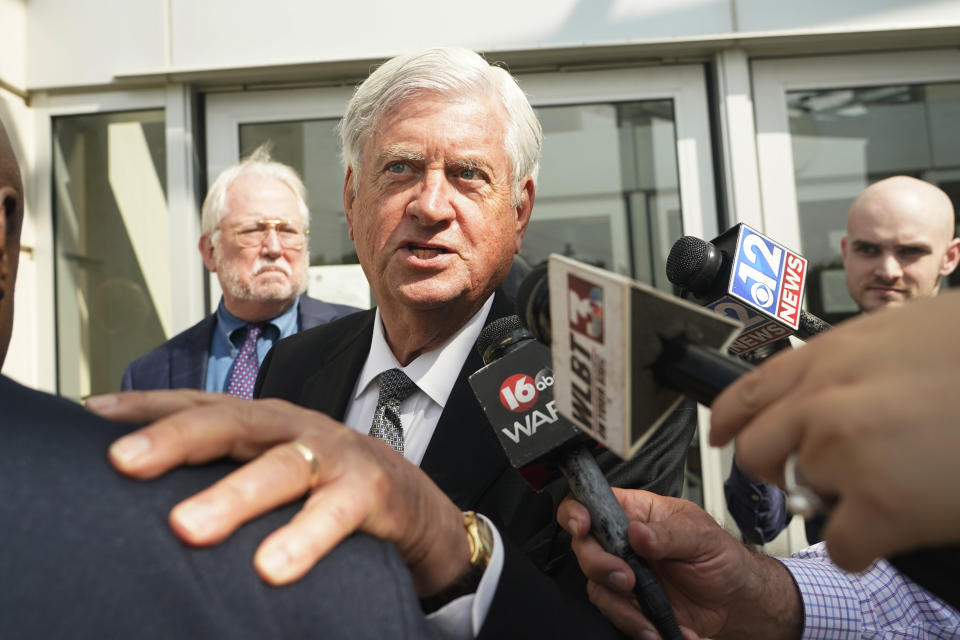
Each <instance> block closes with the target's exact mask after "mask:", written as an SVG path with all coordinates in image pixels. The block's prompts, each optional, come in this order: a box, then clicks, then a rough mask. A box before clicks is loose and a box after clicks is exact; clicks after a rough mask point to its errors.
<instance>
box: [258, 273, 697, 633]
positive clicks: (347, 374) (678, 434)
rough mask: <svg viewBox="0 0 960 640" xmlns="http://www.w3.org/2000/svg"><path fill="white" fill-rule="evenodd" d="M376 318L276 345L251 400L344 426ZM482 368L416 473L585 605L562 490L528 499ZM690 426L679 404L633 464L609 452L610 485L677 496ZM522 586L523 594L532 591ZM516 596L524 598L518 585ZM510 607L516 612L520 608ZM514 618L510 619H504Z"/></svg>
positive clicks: (500, 305)
mask: <svg viewBox="0 0 960 640" xmlns="http://www.w3.org/2000/svg"><path fill="white" fill-rule="evenodd" d="M512 313H514V307H513V301H512V300H510V299H509V298H507V297H506V296H505V295H504V294H502V293H501V292H497V294H496V295H495V297H494V301H493V307H492V308H491V311H490V315H489V316H488V318H487V322H490V321H491V320H493V319H495V318H500V317H503V316H506V315H510V314H512ZM374 317H375V314H374V311H373V310H369V311H363V312H360V313H357V314H354V315H351V316H347V317H345V318H341V319H339V320H336V321H334V322H332V323H329V324H326V325H323V326H320V327H317V328H315V329H312V330H310V331H304V332H301V333H299V334H297V335H295V336H291V337H289V338H286V339H284V340H281V341H279V342H278V343H277V344H276V345H274V348H273V349H272V350H271V351H270V353H269V354H268V355H267V358H266V359H265V360H264V362H263V364H262V365H261V367H260V375H259V376H258V380H257V388H256V390H255V392H254V395H255V396H256V397H276V398H284V399H286V400H289V401H291V402H294V403H296V404H299V405H301V406H304V407H308V408H311V409H316V410H318V411H321V412H323V413H326V414H328V415H329V416H331V417H333V418H335V419H337V420H343V417H344V414H345V412H346V408H347V404H348V402H349V400H350V394H351V392H352V391H353V387H354V384H355V383H356V380H357V377H358V376H359V375H360V371H361V369H362V368H363V364H364V362H365V361H366V358H367V353H368V351H369V348H370V341H371V339H372V335H373V322H374ZM482 366H483V361H482V359H481V358H480V356H479V354H477V353H476V351H475V350H473V351H471V353H470V356H469V357H468V358H467V361H466V362H465V363H464V365H463V368H462V369H461V371H460V375H459V377H458V379H457V381H456V383H455V385H454V387H453V391H452V392H451V394H450V398H449V399H448V400H447V405H446V408H445V409H444V411H443V414H442V415H441V416H440V420H439V422H438V423H437V427H436V430H435V431H434V434H433V437H432V439H431V440H430V444H429V445H428V447H427V450H426V453H425V454H424V457H423V461H422V462H421V464H420V467H421V468H422V469H423V471H424V472H426V473H427V475H429V476H430V478H431V479H432V480H433V481H434V482H435V483H436V484H437V485H438V486H439V487H440V488H441V489H442V490H443V491H444V492H445V493H446V494H447V495H448V496H449V497H450V499H451V500H453V502H454V503H455V504H456V505H457V506H459V507H460V508H461V509H473V510H476V511H479V512H481V513H483V514H484V515H486V516H487V517H489V518H490V519H491V520H492V521H493V522H494V523H495V524H496V525H497V528H498V529H499V530H500V532H501V534H502V535H503V537H505V538H508V539H510V540H512V541H513V542H514V543H516V544H517V545H518V546H519V547H520V548H521V549H522V551H523V552H524V553H525V554H526V555H527V556H528V557H529V558H530V560H532V561H533V563H534V564H535V565H536V567H538V568H539V569H542V570H544V571H547V572H548V573H549V574H550V575H552V576H554V577H555V578H557V579H558V581H559V583H560V584H561V586H562V588H563V589H564V590H565V591H566V592H567V593H569V594H570V595H572V596H573V597H574V598H578V599H579V600H584V599H585V595H586V594H585V579H584V578H583V576H582V575H581V574H580V573H579V571H578V569H577V567H576V562H575V559H574V558H573V555H572V553H571V552H570V550H569V539H568V537H567V536H566V534H565V533H564V532H563V531H562V530H561V529H560V528H559V526H557V524H556V518H555V514H556V508H557V505H558V504H559V500H560V499H561V498H562V497H563V496H564V495H565V494H566V493H567V489H566V484H565V481H563V480H562V479H561V480H557V481H555V482H554V483H553V484H552V485H551V486H548V487H547V488H546V489H545V490H544V491H543V492H541V493H536V492H534V491H533V490H532V489H531V488H530V487H529V486H528V485H527V484H526V482H525V481H524V480H523V479H522V477H521V476H520V474H519V473H517V472H516V471H515V470H514V469H513V468H512V467H511V466H510V463H509V460H508V459H507V456H506V454H505V453H504V451H503V449H502V448H501V446H500V443H499V441H498V440H497V437H496V435H495V434H494V431H493V429H492V428H491V427H490V424H489V423H488V422H487V419H486V417H485V415H484V413H483V409H482V408H481V407H480V404H479V402H478V401H477V399H476V397H475V396H474V394H473V391H472V389H471V388H470V385H469V382H468V380H467V378H468V376H469V375H470V374H471V373H473V372H474V371H476V370H477V369H479V368H480V367H482ZM695 427H696V408H695V405H692V404H690V403H688V404H685V405H684V406H683V407H682V409H681V410H678V412H677V413H675V414H674V416H673V417H672V418H671V419H670V420H669V421H668V422H667V424H666V425H665V426H664V427H662V428H661V429H660V430H659V431H658V432H657V434H655V435H654V436H653V437H652V438H651V442H650V443H649V446H647V447H645V448H644V449H643V451H642V452H641V453H640V455H638V456H637V457H636V458H634V459H633V460H631V461H629V462H628V463H624V464H616V463H615V462H614V460H615V457H614V456H613V454H610V453H609V452H608V453H607V454H606V455H605V456H603V459H602V460H601V467H604V468H605V470H607V472H608V477H611V478H612V479H613V480H614V482H615V483H616V484H617V486H633V487H640V488H645V489H649V490H652V491H657V492H658V493H663V494H667V495H670V494H674V495H676V494H679V492H680V489H681V486H682V483H683V469H684V461H685V459H686V452H687V447H688V446H689V443H690V439H691V437H692V435H693V432H694V429H695ZM510 569H511V570H512V569H513V567H510ZM521 574H522V575H531V574H530V573H529V572H521ZM501 582H502V581H501ZM528 587H529V590H528V593H531V594H532V593H533V591H535V590H536V589H535V588H534V587H532V586H530V585H528ZM515 588H516V589H517V591H518V592H522V591H523V590H524V587H523V586H522V585H521V586H519V587H515ZM498 597H499V596H498ZM516 604H517V606H521V609H520V610H522V603H519V602H518V603H516ZM516 614H517V610H514V611H512V612H510V614H509V615H516ZM490 621H491V619H490V618H488V622H490ZM492 622H493V623H495V622H496V620H495V619H494V620H492Z"/></svg>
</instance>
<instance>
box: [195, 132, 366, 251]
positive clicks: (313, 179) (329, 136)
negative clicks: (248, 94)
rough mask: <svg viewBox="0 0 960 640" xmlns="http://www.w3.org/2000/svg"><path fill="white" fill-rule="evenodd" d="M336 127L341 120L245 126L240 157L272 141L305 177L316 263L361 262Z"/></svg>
mask: <svg viewBox="0 0 960 640" xmlns="http://www.w3.org/2000/svg"><path fill="white" fill-rule="evenodd" d="M336 126H337V120H304V121H297V122H269V123H256V124H241V125H240V156H241V157H246V156H248V155H250V153H252V152H253V150H254V149H256V148H257V147H258V146H260V145H261V144H263V143H269V144H270V155H272V156H273V158H274V159H275V160H278V161H280V162H283V163H284V164H288V165H290V166H291V167H293V168H294V169H296V170H297V173H299V174H300V176H301V177H302V178H303V182H304V184H305V185H306V186H307V194H308V198H309V202H307V206H309V207H310V264H311V265H312V266H322V265H334V264H356V262H357V254H356V252H355V251H354V249H353V242H352V241H351V240H350V236H349V234H348V232H347V221H346V218H345V217H344V214H343V169H342V168H341V166H340V150H339V144H340V143H339V138H338V137H337V132H336ZM212 177H213V176H211V178H212Z"/></svg>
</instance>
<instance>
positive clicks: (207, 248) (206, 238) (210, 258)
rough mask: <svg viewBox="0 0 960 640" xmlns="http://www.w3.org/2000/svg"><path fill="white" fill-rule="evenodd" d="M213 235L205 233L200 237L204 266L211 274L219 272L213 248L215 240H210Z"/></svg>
mask: <svg viewBox="0 0 960 640" xmlns="http://www.w3.org/2000/svg"><path fill="white" fill-rule="evenodd" d="M210 236H211V234H209V233H204V234H203V235H201V236H200V243H199V247H200V257H201V258H203V266H205V267H206V268H207V271H209V272H210V273H216V272H217V260H216V257H215V255H214V253H215V251H214V249H215V247H214V246H213V240H211V239H210Z"/></svg>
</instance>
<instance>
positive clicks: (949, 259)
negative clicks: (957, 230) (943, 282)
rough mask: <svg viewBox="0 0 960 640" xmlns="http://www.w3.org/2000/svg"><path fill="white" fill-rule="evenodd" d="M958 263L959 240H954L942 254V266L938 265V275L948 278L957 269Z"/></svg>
mask: <svg viewBox="0 0 960 640" xmlns="http://www.w3.org/2000/svg"><path fill="white" fill-rule="evenodd" d="M958 262H960V238H954V239H953V240H951V241H950V244H948V245H947V251H946V253H944V254H943V264H942V265H940V275H941V276H948V275H950V274H951V273H953V270H954V269H956V268H957V263H958Z"/></svg>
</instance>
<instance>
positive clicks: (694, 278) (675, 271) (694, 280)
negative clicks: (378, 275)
mask: <svg viewBox="0 0 960 640" xmlns="http://www.w3.org/2000/svg"><path fill="white" fill-rule="evenodd" d="M722 264H723V257H722V255H721V254H720V252H719V251H717V248H716V247H715V246H714V245H712V244H710V243H709V242H707V241H706V240H704V239H702V238H697V237H696V236H683V237H681V238H680V239H679V240H677V241H676V242H674V243H673V247H671V248H670V254H669V255H668V256H667V279H668V280H670V282H672V283H673V284H675V285H677V286H678V287H683V288H684V289H689V290H690V291H692V292H694V293H700V292H703V291H706V290H708V289H709V288H710V287H712V286H713V284H714V282H715V281H716V279H717V273H718V272H719V271H720V267H721V265H722Z"/></svg>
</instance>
